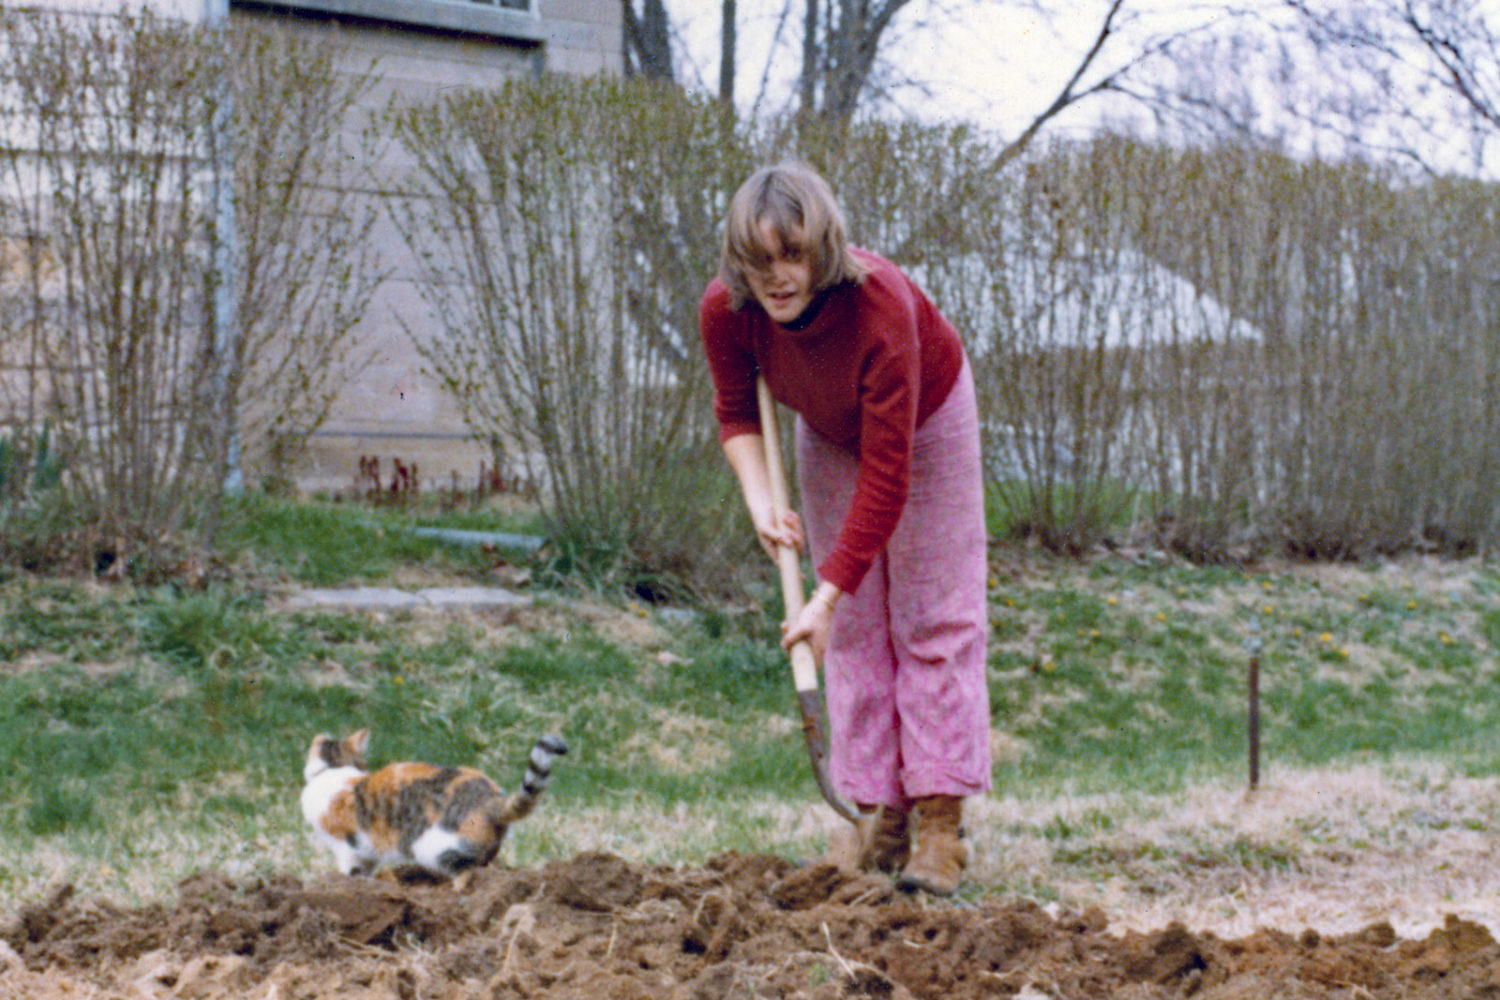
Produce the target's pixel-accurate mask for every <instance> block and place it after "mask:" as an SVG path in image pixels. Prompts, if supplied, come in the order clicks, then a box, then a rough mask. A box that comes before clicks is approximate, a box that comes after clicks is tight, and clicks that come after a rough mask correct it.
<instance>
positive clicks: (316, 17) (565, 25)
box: [232, 0, 622, 492]
mask: <svg viewBox="0 0 1500 1000" xmlns="http://www.w3.org/2000/svg"><path fill="white" fill-rule="evenodd" d="M387 2H391V3H394V4H396V5H398V6H399V9H400V11H401V16H402V17H404V18H412V20H401V21H398V20H395V19H388V18H382V17H372V16H369V15H370V14H371V13H372V12H378V11H380V10H382V9H384V8H382V7H381V6H380V5H381V4H384V3H387ZM532 2H533V3H535V4H537V5H538V10H537V11H536V12H535V14H525V13H522V14H515V13H511V12H509V11H501V10H499V9H476V8H475V5H472V4H463V3H453V2H442V0H302V2H299V3H295V4H290V3H262V2H255V3H248V2H247V3H235V5H234V8H233V15H232V16H233V17H235V18H238V19H243V20H245V21H247V22H249V21H253V20H257V19H259V20H262V21H264V20H273V21H277V22H280V23H284V24H287V25H289V26H291V27H293V28H294V29H295V30H298V31H308V32H337V33H339V35H340V38H341V41H342V42H343V46H344V48H343V51H344V52H345V53H346V55H345V57H344V58H345V59H346V61H347V62H348V64H349V68H350V70H351V72H363V71H366V70H368V69H369V68H370V66H371V62H372V60H373V72H374V75H375V78H376V82H375V84H374V85H373V86H371V87H370V88H369V89H368V91H367V92H366V93H365V94H364V96H363V98H362V100H361V109H360V110H361V112H371V111H379V110H380V109H382V108H385V107H386V106H388V104H389V103H390V102H392V101H394V102H396V103H397V104H402V103H413V102H425V101H428V100H432V99H434V98H436V97H438V96H439V95H440V94H442V93H443V92H445V91H449V90H452V89H454V88H463V87H486V86H493V85H496V84H498V83H500V82H502V81H504V80H505V79H506V78H508V77H513V76H516V75H522V74H538V73H542V72H560V73H570V74H590V73H601V72H603V73H617V72H619V71H620V67H621V42H622V39H621V30H622V26H621V22H620V6H619V3H618V0H532ZM424 4H425V6H426V7H427V8H429V10H428V12H427V13H431V11H432V10H436V11H438V12H439V13H441V14H442V15H444V16H447V17H450V18H455V17H456V19H457V20H456V21H455V22H453V23H456V24H457V27H455V26H452V24H451V23H450V25H449V26H437V25H433V24H427V23H413V20H422V18H423V16H424V12H421V11H417V12H416V13H415V14H413V11H412V9H413V8H414V7H421V6H423V5H424ZM347 10H354V11H356V13H353V14H350V13H347V12H341V11H347ZM482 15H490V17H489V19H488V21H487V22H486V20H485V18H484V17H483V16H482ZM384 155H385V157H386V159H384V160H383V161H382V162H381V163H380V164H379V165H378V167H377V175H383V176H392V177H395V176H399V173H400V171H402V170H403V169H404V168H405V167H406V164H405V163H404V162H402V159H401V156H400V153H399V151H393V150H387V151H386V152H385V154H384ZM374 239H375V241H376V246H377V248H378V250H379V252H380V254H381V257H382V266H383V267H384V268H385V269H386V270H388V271H389V273H390V277H389V278H388V279H387V280H386V281H385V283H384V284H383V285H382V287H381V288H380V290H379V291H378V292H377V294H376V297H375V301H374V302H373V303H372V305H371V307H370V309H369V311H368V312H367V314H366V317H365V320H364V322H363V323H362V324H361V326H360V328H359V330H358V332H357V344H356V346H355V347H354V349H353V350H352V351H351V352H350V353H351V356H353V357H357V358H368V359H369V364H368V365H367V366H364V367H362V368H360V370H358V371H357V372H351V374H350V377H349V380H348V382H347V384H345V385H344V387H343V388H342V389H341V391H340V395H339V398H338V400H337V402H336V403H335V404H334V408H333V410H332V412H331V414H330V416H329V419H328V420H327V422H326V423H325V424H324V426H323V427H322V428H321V429H320V430H319V431H318V432H317V433H316V434H315V435H314V436H313V438H312V440H311V442H310V448H309V451H308V454H307V456H306V458H305V460H304V461H303V462H302V463H301V465H300V466H299V467H298V468H296V469H295V470H293V477H294V479H295V480H296V482H297V484H298V486H299V487H300V488H301V489H302V490H304V491H309V492H316V491H333V490H338V489H342V488H346V487H349V486H350V485H351V484H352V483H353V482H354V481H355V477H356V473H357V472H358V470H359V468H360V460H361V458H363V457H367V456H370V457H375V458H378V459H379V460H380V466H381V470H382V473H383V474H384V475H385V476H387V477H389V475H390V473H391V469H392V466H393V462H394V460H396V459H399V460H401V461H402V462H403V463H404V464H405V465H407V466H410V465H413V464H415V465H416V466H417V469H418V474H419V477H420V479H421V481H422V487H423V488H424V489H430V488H432V487H435V486H436V487H446V486H448V485H449V484H450V483H453V482H455V481H457V482H458V483H459V484H461V485H462V486H464V487H465V488H467V487H469V486H472V485H473V484H474V482H475V480H476V478H477V476H478V474H479V471H480V464H481V463H482V462H483V463H490V462H491V461H492V456H491V454H490V450H489V449H488V448H487V447H481V446H479V445H478V444H476V443H474V442H473V441H471V440H470V437H469V431H468V429H467V428H466V427H465V425H464V422H463V420H462V418H461V416H460V414H459V413H458V410H457V408H456V407H455V406H454V405H453V404H452V403H451V402H450V401H449V400H448V399H447V398H446V397H445V396H444V395H443V393H442V392H441V391H440V389H439V387H438V386H437V384H436V383H435V382H434V380H433V379H431V378H430V377H429V376H427V375H426V374H425V373H424V372H423V363H422V359H421V358H420V356H419V355H418V354H417V352H416V350H415V349H414V347H413V346H412V344H411V340H410V338H409V336H408V335H407V333H406V332H405V331H406V328H411V329H420V328H421V327H422V325H423V324H424V323H429V322H431V319H430V316H429V312H428V310H427V308H426V307H425V304H424V303H423V300H422V296H421V294H420V293H419V291H418V290H417V287H416V286H415V284H414V282H413V268H412V265H411V261H410V257H409V254H408V253H407V251H406V248H405V244H404V242H403V241H402V240H401V237H400V235H399V233H397V232H396V230H395V229H394V227H393V226H392V225H391V223H390V222H389V220H388V218H386V217H385V216H384V214H383V213H382V217H381V219H380V221H379V223H378V224H377V225H376V229H375V235H374ZM250 451H251V452H252V454H253V449H250ZM259 471H261V470H258V469H257V468H255V466H254V464H253V459H252V461H251V464H250V465H249V467H247V469H246V475H247V481H249V482H251V483H254V482H255V481H256V477H257V473H258V472H259Z"/></svg>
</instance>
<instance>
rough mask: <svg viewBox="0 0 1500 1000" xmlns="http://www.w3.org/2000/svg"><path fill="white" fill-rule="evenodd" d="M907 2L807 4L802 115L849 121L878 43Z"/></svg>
mask: <svg viewBox="0 0 1500 1000" xmlns="http://www.w3.org/2000/svg"><path fill="white" fill-rule="evenodd" d="M910 2H911V0H807V6H806V9H805V11H804V14H803V21H802V77H801V91H800V106H801V108H800V109H801V111H802V113H803V114H816V115H819V116H821V117H822V118H824V119H826V120H828V121H831V122H847V121H848V120H849V119H850V118H852V117H854V112H855V109H856V107H857V106H858V104H859V99H860V95H861V94H862V93H864V91H865V89H866V85H867V84H868V82H869V80H870V73H871V70H872V69H873V68H874V66H875V57H876V56H877V54H878V53H879V51H880V41H881V37H882V36H883V35H884V34H885V33H886V29H888V28H889V27H890V26H891V22H892V21H893V20H894V19H895V17H896V15H897V14H899V13H900V12H901V10H902V8H904V7H906V6H907V5H908V4H909V3H910Z"/></svg>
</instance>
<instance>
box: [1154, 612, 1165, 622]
mask: <svg viewBox="0 0 1500 1000" xmlns="http://www.w3.org/2000/svg"><path fill="white" fill-rule="evenodd" d="M1156 620H1157V621H1159V622H1164V621H1166V620H1167V613H1166V612H1165V611H1158V612H1157V613H1156Z"/></svg>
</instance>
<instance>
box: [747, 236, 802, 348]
mask: <svg viewBox="0 0 1500 1000" xmlns="http://www.w3.org/2000/svg"><path fill="white" fill-rule="evenodd" d="M757 229H759V231H760V245H761V248H762V249H763V250H765V251H766V255H767V256H768V257H769V258H770V263H769V264H767V265H766V267H765V268H763V269H757V268H752V269H751V270H750V271H749V273H748V274H746V275H745V278H746V281H748V282H749V285H750V291H751V293H752V294H753V295H754V296H755V301H756V302H758V303H760V307H761V308H762V309H764V310H765V311H766V315H767V316H770V317H771V319H773V320H775V321H776V322H777V323H781V324H783V325H785V324H787V323H790V322H792V321H793V320H795V319H796V318H797V317H798V316H801V315H802V314H803V312H805V311H806V310H807V307H808V306H810V305H812V300H813V288H812V262H811V260H809V259H808V255H807V250H806V249H805V248H804V247H803V246H802V244H801V241H800V240H799V239H798V237H800V235H801V234H800V233H789V234H788V236H789V237H790V238H791V240H792V245H790V246H788V245H786V244H784V243H782V242H781V239H780V238H779V237H778V236H777V235H776V230H775V228H774V227H773V226H772V225H771V223H770V221H769V220H764V219H763V220H761V223H760V225H759V226H758V227H757Z"/></svg>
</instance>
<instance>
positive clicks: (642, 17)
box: [620, 0, 677, 81]
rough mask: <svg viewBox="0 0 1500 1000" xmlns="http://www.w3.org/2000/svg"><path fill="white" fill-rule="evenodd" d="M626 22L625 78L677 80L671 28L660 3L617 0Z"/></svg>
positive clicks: (650, 0) (642, 0) (660, 1)
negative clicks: (673, 64)
mask: <svg viewBox="0 0 1500 1000" xmlns="http://www.w3.org/2000/svg"><path fill="white" fill-rule="evenodd" d="M620 7H621V9H622V12H623V14H624V20H625V53H624V54H625V75H626V76H635V77H643V78H645V79H647V80H668V81H672V80H675V79H676V78H677V76H676V72H675V70H674V68H673V66H672V27H671V22H670V21H669V20H668V19H667V8H666V6H665V5H664V4H663V2H662V0H641V7H640V10H639V11H637V10H636V4H635V0H620Z"/></svg>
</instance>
